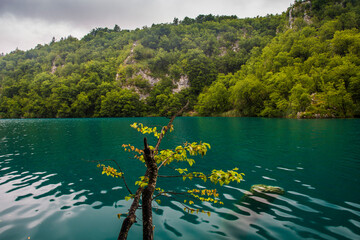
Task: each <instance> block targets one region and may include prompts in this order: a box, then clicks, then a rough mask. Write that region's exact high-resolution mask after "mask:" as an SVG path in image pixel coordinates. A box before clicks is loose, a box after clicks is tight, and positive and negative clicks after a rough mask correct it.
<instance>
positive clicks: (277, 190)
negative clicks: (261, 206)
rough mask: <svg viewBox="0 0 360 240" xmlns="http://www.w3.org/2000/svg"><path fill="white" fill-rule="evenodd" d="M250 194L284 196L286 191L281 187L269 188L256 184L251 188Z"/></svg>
mask: <svg viewBox="0 0 360 240" xmlns="http://www.w3.org/2000/svg"><path fill="white" fill-rule="evenodd" d="M250 193H252V194H257V193H273V194H279V195H284V193H285V191H284V189H283V188H281V187H275V186H269V185H265V184H256V185H252V186H251V188H250Z"/></svg>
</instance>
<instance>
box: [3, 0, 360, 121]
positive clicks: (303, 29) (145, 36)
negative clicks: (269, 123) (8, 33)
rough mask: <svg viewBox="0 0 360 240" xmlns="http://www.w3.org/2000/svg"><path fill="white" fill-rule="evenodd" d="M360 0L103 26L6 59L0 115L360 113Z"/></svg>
mask: <svg viewBox="0 0 360 240" xmlns="http://www.w3.org/2000/svg"><path fill="white" fill-rule="evenodd" d="M359 26H360V3H359V1H356V0H329V1H324V0H312V1H295V3H294V4H293V6H291V7H290V8H289V9H288V10H287V11H286V12H284V13H282V14H280V15H268V16H265V17H256V18H247V19H238V18H237V17H236V16H213V15H199V16H198V17H196V18H195V19H192V18H188V17H185V18H184V19H183V20H179V19H177V18H175V19H174V21H173V22H172V23H168V24H156V25H152V26H151V27H143V28H142V29H135V30H132V31H129V30H121V29H120V27H119V26H117V25H115V27H114V28H113V29H108V28H97V29H93V30H92V31H91V32H90V33H89V34H87V35H86V36H84V37H83V38H82V39H81V40H78V39H76V38H74V37H71V36H69V37H67V38H63V39H61V40H59V41H56V40H55V39H53V40H52V41H51V42H50V43H49V44H45V45H38V46H36V47H35V48H34V49H31V50H28V51H20V50H15V51H13V52H12V53H10V54H6V55H5V56H1V57H0V118H54V117H58V118H60V117H127V116H128V117H132V116H169V115H172V114H173V113H174V112H175V111H176V110H177V109H179V108H181V106H183V105H185V103H186V102H187V100H189V101H190V106H189V108H190V109H191V112H192V114H198V115H201V116H262V117H293V118H316V117H321V118H324V117H358V116H360V32H359Z"/></svg>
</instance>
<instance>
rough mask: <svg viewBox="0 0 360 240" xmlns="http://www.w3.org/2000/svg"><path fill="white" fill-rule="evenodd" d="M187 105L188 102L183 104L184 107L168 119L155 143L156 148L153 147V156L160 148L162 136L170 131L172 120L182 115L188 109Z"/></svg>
mask: <svg viewBox="0 0 360 240" xmlns="http://www.w3.org/2000/svg"><path fill="white" fill-rule="evenodd" d="M188 105H189V101H188V102H187V103H186V104H185V106H184V107H183V108H182V109H180V111H178V112H177V113H176V114H175V115H174V116H172V118H171V119H170V121H169V123H168V125H167V126H166V127H164V128H163V130H161V133H160V137H159V140H158V141H157V143H156V146H155V150H154V152H155V154H157V152H158V150H159V146H160V143H161V140H162V139H163V137H164V135H165V134H166V132H167V131H168V130H169V129H170V127H171V125H172V123H173V121H174V119H175V118H176V117H177V116H179V115H180V114H182V113H183V111H184V110H185V109H186V108H187V107H188Z"/></svg>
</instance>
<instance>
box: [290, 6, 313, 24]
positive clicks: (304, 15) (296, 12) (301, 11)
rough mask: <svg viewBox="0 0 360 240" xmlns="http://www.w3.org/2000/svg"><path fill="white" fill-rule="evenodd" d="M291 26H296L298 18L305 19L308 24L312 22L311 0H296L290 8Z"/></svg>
mask: <svg viewBox="0 0 360 240" xmlns="http://www.w3.org/2000/svg"><path fill="white" fill-rule="evenodd" d="M288 13H289V27H290V29H292V28H293V27H294V26H295V21H296V20H297V19H301V20H303V21H304V22H305V23H306V24H311V14H310V13H311V0H305V1H295V3H294V4H293V5H291V6H290V8H289V10H288Z"/></svg>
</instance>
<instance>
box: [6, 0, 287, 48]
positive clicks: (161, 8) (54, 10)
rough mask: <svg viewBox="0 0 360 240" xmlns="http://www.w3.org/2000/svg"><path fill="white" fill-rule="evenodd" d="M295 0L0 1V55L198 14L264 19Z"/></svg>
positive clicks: (285, 7)
mask: <svg viewBox="0 0 360 240" xmlns="http://www.w3.org/2000/svg"><path fill="white" fill-rule="evenodd" d="M293 1H294V0H222V1H220V0H181V1H179V0H0V33H1V36H2V37H1V38H0V53H1V52H5V53H7V52H9V51H12V50H15V48H16V47H19V49H24V50H25V49H29V48H33V47H35V46H36V45H37V44H39V43H40V44H43V43H48V42H50V41H51V39H52V37H53V36H55V37H56V38H57V39H59V38H60V37H66V36H68V35H73V36H75V37H78V38H81V37H82V36H83V35H84V34H86V33H88V32H90V31H91V29H93V28H96V27H109V28H112V27H114V25H115V24H117V25H119V26H120V27H121V28H122V29H135V28H137V27H139V28H141V27H143V26H145V25H146V26H151V25H152V23H167V22H171V21H172V20H173V18H174V17H177V18H179V19H180V20H181V19H183V18H184V17H186V16H188V17H192V18H194V17H196V16H198V15H199V14H213V15H237V16H238V17H239V18H245V17H255V16H264V15H266V14H276V13H281V12H283V11H286V9H287V7H289V6H290V3H292V2H293Z"/></svg>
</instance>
